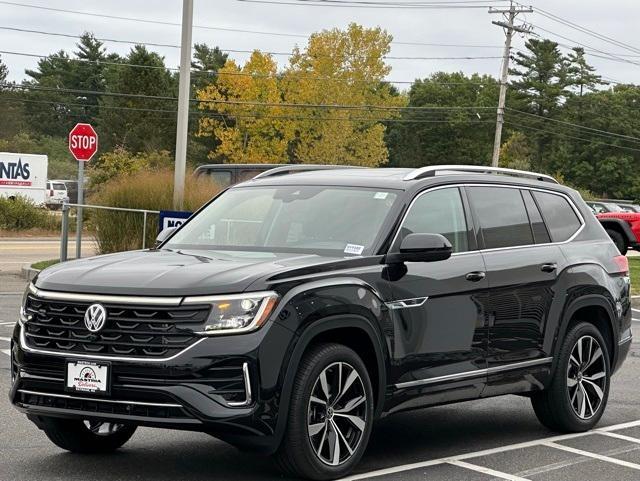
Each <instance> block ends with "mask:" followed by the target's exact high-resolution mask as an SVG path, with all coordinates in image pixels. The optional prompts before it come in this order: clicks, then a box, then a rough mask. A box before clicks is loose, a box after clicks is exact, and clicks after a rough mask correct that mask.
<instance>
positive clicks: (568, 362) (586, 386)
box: [531, 322, 611, 432]
mask: <svg viewBox="0 0 640 481" xmlns="http://www.w3.org/2000/svg"><path fill="white" fill-rule="evenodd" d="M557 362H558V364H557V366H556V369H555V374H554V376H553V380H552V382H551V385H550V386H549V387H548V388H547V389H546V390H544V391H541V392H538V393H535V394H534V395H533V396H532V398H531V402H532V404H533V409H534V411H535V413H536V416H537V417H538V419H539V420H540V422H541V423H542V424H544V425H545V426H547V427H548V428H550V429H552V430H554V431H562V432H582V431H588V430H589V429H591V428H593V427H594V426H595V425H596V424H597V423H598V421H599V420H600V418H601V417H602V414H603V413H604V409H605V406H606V405H607V399H608V397H609V385H610V382H611V368H610V365H609V353H608V350H607V346H606V343H605V341H604V339H603V337H602V335H601V334H600V331H598V329H597V328H596V327H595V326H594V325H593V324H588V323H586V322H582V323H580V324H577V325H576V326H575V327H573V328H572V329H571V331H569V333H568V334H567V336H566V338H565V340H564V342H563V343H562V347H561V348H560V354H559V357H558V361H557Z"/></svg>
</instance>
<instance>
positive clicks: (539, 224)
mask: <svg viewBox="0 0 640 481" xmlns="http://www.w3.org/2000/svg"><path fill="white" fill-rule="evenodd" d="M522 197H523V198H524V205H525V206H526V207H527V214H529V222H531V230H532V231H533V239H534V240H535V241H536V244H546V243H548V242H551V238H550V237H549V232H547V228H546V226H545V225H544V221H543V220H542V216H541V215H540V211H539V210H538V206H537V205H536V203H535V202H534V201H533V197H531V192H529V191H528V190H523V191H522Z"/></svg>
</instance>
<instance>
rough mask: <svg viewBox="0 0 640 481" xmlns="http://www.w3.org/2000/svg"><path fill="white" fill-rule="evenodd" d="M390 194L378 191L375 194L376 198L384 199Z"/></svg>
mask: <svg viewBox="0 0 640 481" xmlns="http://www.w3.org/2000/svg"><path fill="white" fill-rule="evenodd" d="M388 195H389V192H376V193H375V195H374V196H373V198H374V199H380V200H384V199H386V198H387V196H388Z"/></svg>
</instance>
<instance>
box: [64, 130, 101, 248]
mask: <svg viewBox="0 0 640 481" xmlns="http://www.w3.org/2000/svg"><path fill="white" fill-rule="evenodd" d="M69 151H70V152H71V154H72V155H73V157H74V158H75V159H76V160H77V161H78V205H82V204H83V202H84V163H85V162H89V161H90V160H91V158H92V157H93V156H94V155H95V154H96V152H97V151H98V134H97V133H96V131H95V130H94V129H93V127H92V126H91V124H82V123H80V124H76V126H75V127H74V128H72V129H71V132H69ZM81 253H82V207H78V211H77V214H76V259H80V255H81Z"/></svg>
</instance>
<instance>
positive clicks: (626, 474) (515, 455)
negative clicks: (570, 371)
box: [0, 275, 640, 481]
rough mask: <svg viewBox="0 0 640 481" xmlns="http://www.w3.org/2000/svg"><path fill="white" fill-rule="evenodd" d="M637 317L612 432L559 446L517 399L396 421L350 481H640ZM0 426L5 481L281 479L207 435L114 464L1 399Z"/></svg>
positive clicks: (2, 384)
mask: <svg viewBox="0 0 640 481" xmlns="http://www.w3.org/2000/svg"><path fill="white" fill-rule="evenodd" d="M0 284H1V285H2V286H3V287H2V291H3V292H2V294H0V392H3V393H6V392H7V391H8V389H9V357H8V355H7V354H8V349H9V343H8V339H9V337H10V332H11V330H12V325H13V323H14V321H15V317H16V313H17V311H18V307H19V304H20V299H21V291H22V289H23V287H24V283H23V281H20V280H18V279H17V278H13V277H8V276H2V275H0ZM639 307H640V306H639ZM635 315H636V316H637V317H638V319H639V320H638V321H635V322H634V338H635V339H637V340H636V341H634V343H633V347H632V353H631V355H630V356H629V358H628V360H627V362H626V363H625V365H624V366H623V368H622V370H621V371H620V372H619V373H618V374H617V375H616V376H615V377H614V380H613V385H612V392H611V397H610V400H609V405H608V407H607V410H606V413H605V415H604V417H603V418H602V421H601V422H600V424H599V426H598V428H599V429H602V428H605V429H610V430H609V431H594V432H591V433H588V434H587V435H581V436H579V437H573V438H570V439H562V438H561V439H556V438H554V436H556V435H555V434H554V433H552V432H550V431H548V430H546V429H545V428H543V427H542V426H541V425H540V424H539V423H538V421H537V420H536V418H535V416H534V414H533V411H532V409H531V407H530V404H529V401H528V400H527V399H525V398H522V397H517V396H506V397H501V398H493V399H485V400H480V401H473V402H467V403H461V404H454V405H449V406H442V407H437V408H431V409H425V410H421V411H415V412H411V413H403V414H398V415H396V416H392V417H390V418H387V419H385V420H383V421H381V422H379V423H378V424H377V426H376V427H375V429H374V432H373V435H372V439H371V443H370V446H369V449H368V450H367V452H366V454H365V457H364V459H363V461H362V463H361V464H360V466H359V467H358V469H357V473H356V475H355V476H354V477H352V478H351V479H353V480H355V479H377V480H379V481H400V480H403V481H404V480H407V481H409V480H425V481H426V480H428V481H444V480H448V481H487V480H496V479H508V480H516V481H522V480H527V479H528V480H531V481H621V480H625V481H640V421H639V420H640V396H639V395H638V389H639V387H640V342H639V341H640V310H638V311H635ZM0 419H2V429H1V431H0V432H1V433H2V434H1V435H0V479H1V480H2V481H12V480H16V481H18V480H20V481H23V480H35V479H38V480H65V481H71V480H78V481H84V480H86V479H100V480H114V481H116V480H118V481H129V480H131V481H133V480H136V481H140V480H154V481H162V480H167V481H168V480H176V479H185V480H209V481H215V480H225V481H226V480H238V481H253V480H260V481H263V480H271V479H274V480H275V479H283V478H282V477H281V476H280V475H279V473H278V472H277V471H276V470H275V468H274V467H273V465H272V464H271V462H270V461H269V459H264V458H261V457H258V456H254V455H250V454H245V453H242V452H240V451H237V450H236V449H234V448H232V447H230V446H228V445H226V444H224V443H222V442H220V441H218V440H216V439H214V438H211V437H209V436H207V435H205V434H199V433H189V432H175V431H167V430H161V429H150V428H143V429H139V430H138V431H137V432H136V434H135V435H134V437H133V438H132V440H131V441H130V442H129V443H127V444H126V445H125V447H124V448H123V449H121V450H120V451H118V452H117V453H115V454H112V455H107V456H77V455H72V454H69V453H65V452H63V451H61V450H60V449H58V448H56V447H55V446H54V445H52V444H51V443H50V442H49V441H48V440H47V439H46V438H45V436H44V435H43V434H42V433H41V432H39V431H38V429H37V428H36V427H35V426H34V425H33V424H31V423H30V422H29V421H28V420H27V419H26V418H25V417H24V416H23V415H21V414H19V413H18V412H17V411H15V410H14V409H13V408H12V407H11V406H10V404H9V402H8V399H7V397H6V395H2V396H0ZM626 423H632V424H631V425H626ZM607 427H609V428H607ZM380 470H381V471H380Z"/></svg>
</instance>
